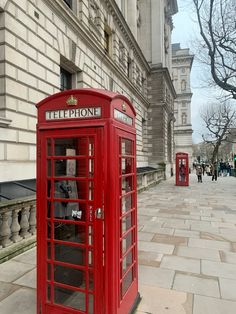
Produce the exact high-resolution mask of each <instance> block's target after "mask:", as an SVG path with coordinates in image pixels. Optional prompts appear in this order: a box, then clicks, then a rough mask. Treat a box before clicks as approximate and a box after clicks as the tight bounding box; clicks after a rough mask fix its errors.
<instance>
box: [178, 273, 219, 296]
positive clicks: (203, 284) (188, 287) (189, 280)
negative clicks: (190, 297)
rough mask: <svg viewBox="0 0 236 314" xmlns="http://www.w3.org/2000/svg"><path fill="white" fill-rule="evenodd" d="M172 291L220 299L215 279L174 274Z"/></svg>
mask: <svg viewBox="0 0 236 314" xmlns="http://www.w3.org/2000/svg"><path fill="white" fill-rule="evenodd" d="M173 289H176V290H181V291H186V292H192V293H194V294H200V295H204V296H209V297H216V298H220V291H219V285H218V280H217V279H209V278H204V277H200V276H193V275H187V274H176V275H175V278H174V284H173Z"/></svg>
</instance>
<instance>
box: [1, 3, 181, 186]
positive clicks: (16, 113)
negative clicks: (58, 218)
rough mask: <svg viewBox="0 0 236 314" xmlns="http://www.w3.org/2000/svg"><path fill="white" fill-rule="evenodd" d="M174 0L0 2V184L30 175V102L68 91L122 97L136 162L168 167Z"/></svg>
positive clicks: (33, 152) (33, 125)
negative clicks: (128, 108) (127, 103)
mask: <svg viewBox="0 0 236 314" xmlns="http://www.w3.org/2000/svg"><path fill="white" fill-rule="evenodd" d="M176 12H177V3H176V0H160V1H156V0H132V1H129V0H116V1H115V0H47V1H46V0H21V1H18V0H1V1H0V183H1V182H12V181H22V180H26V181H27V180H33V179H34V178H35V175H36V173H35V160H36V136H35V129H36V121H37V117H36V109H35V104H36V103H38V102H39V101H40V100H42V99H44V98H45V97H47V96H48V95H52V94H54V93H57V92H59V91H62V90H65V89H70V88H83V87H93V88H102V89H108V90H111V91H114V92H118V93H121V94H124V95H125V96H127V97H128V98H129V99H130V100H131V102H132V103H133V105H134V107H135V110H136V113H137V117H136V129H137V167H147V166H152V167H158V165H159V164H163V163H164V164H166V171H167V176H168V175H170V169H171V167H172V165H173V121H174V119H173V111H174V97H175V91H174V87H173V84H172V81H171V76H170V73H171V62H172V61H171V60H172V52H171V30H172V19H171V18H172V15H173V14H175V13H176Z"/></svg>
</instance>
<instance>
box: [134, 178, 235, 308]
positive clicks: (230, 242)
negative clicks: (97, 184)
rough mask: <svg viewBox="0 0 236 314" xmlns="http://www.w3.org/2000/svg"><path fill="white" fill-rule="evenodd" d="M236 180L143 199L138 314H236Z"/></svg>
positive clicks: (168, 189) (164, 186)
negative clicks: (140, 298)
mask: <svg viewBox="0 0 236 314" xmlns="http://www.w3.org/2000/svg"><path fill="white" fill-rule="evenodd" d="M235 187H236V178H234V177H220V178H218V181H217V182H212V181H211V178H210V177H207V176H204V177H203V183H197V178H196V175H191V176H190V187H176V186H175V185H174V181H173V179H172V180H168V181H165V182H163V183H161V184H160V185H158V186H156V187H155V188H153V189H151V190H149V191H146V192H144V193H142V194H141V195H140V197H139V201H138V210H139V216H138V217H139V264H140V266H139V287H140V288H139V290H140V293H141V295H142V302H141V303H140V305H139V307H138V313H139V314H141V313H143V314H144V313H152V314H162V313H163V314H164V313H168V314H178V313H181V314H182V313H183V314H185V313H186V314H235V313H236V189H235Z"/></svg>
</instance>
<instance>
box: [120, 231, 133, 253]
mask: <svg viewBox="0 0 236 314" xmlns="http://www.w3.org/2000/svg"><path fill="white" fill-rule="evenodd" d="M131 245H132V231H131V232H129V233H128V234H127V235H126V236H125V237H124V238H123V239H122V252H123V253H125V252H126V251H127V250H128V249H129V248H130V247H131Z"/></svg>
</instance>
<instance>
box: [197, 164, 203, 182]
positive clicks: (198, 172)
mask: <svg viewBox="0 0 236 314" xmlns="http://www.w3.org/2000/svg"><path fill="white" fill-rule="evenodd" d="M196 175H197V180H198V183H199V182H201V183H202V167H201V166H200V165H198V166H197V168H196Z"/></svg>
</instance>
